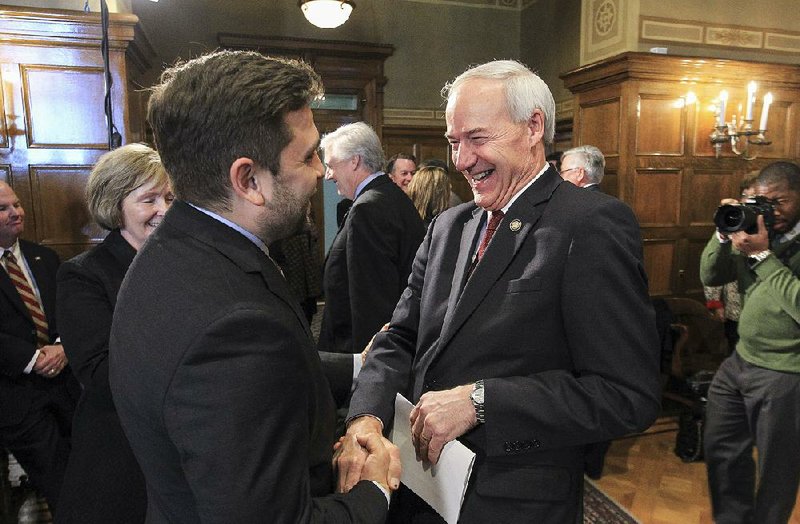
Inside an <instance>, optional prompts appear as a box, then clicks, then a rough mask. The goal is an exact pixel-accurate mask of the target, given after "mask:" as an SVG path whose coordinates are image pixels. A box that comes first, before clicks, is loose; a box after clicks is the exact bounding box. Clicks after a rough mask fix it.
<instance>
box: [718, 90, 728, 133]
mask: <svg viewBox="0 0 800 524" xmlns="http://www.w3.org/2000/svg"><path fill="white" fill-rule="evenodd" d="M727 104H728V92H727V91H724V90H723V91H721V92H720V94H719V111H718V112H717V126H718V127H721V126H724V125H725V106H726V105H727Z"/></svg>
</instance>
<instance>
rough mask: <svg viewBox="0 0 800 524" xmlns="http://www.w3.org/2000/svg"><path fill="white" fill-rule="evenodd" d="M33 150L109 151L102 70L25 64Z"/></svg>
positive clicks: (24, 92)
mask: <svg viewBox="0 0 800 524" xmlns="http://www.w3.org/2000/svg"><path fill="white" fill-rule="evenodd" d="M20 71H21V76H22V98H23V101H24V104H25V108H24V110H25V129H26V138H27V141H28V147H29V148H58V149H70V148H75V149H108V132H107V130H106V117H105V112H104V104H103V98H104V96H105V87H104V86H105V79H104V78H103V68H102V67H72V66H39V65H27V64H21V65H20Z"/></svg>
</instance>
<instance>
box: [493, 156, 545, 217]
mask: <svg viewBox="0 0 800 524" xmlns="http://www.w3.org/2000/svg"><path fill="white" fill-rule="evenodd" d="M549 167H550V163H549V162H545V163H544V167H543V168H542V170H541V171H539V174H538V175H536V176H535V177H533V179H532V180H531V181H530V182H528V183H527V184H525V185H524V186H523V187H522V189H520V190H519V191H517V192H516V193H514V196H512V197H511V200H509V201H508V204H506V205H505V206H503V209H502V210H501V211H502V212H503V213H504V214H505V213H508V209H509V208H510V207H511V205H512V204H513V203H514V202H516V201H517V199H518V198H519V196H520V195H521V194H522V193H524V192H525V190H526V189H528V188H529V187H531V186H532V185H533V183H534V182H536V181H537V180H539V177H541V176H542V175H543V174H544V173H545V171H547V169H548V168H549Z"/></svg>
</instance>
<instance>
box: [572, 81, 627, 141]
mask: <svg viewBox="0 0 800 524" xmlns="http://www.w3.org/2000/svg"><path fill="white" fill-rule="evenodd" d="M620 108H621V105H620V97H619V96H616V97H613V98H605V99H601V100H592V101H590V102H582V103H581V104H580V106H579V108H578V111H579V112H580V114H581V122H582V125H581V133H580V134H578V142H577V145H583V144H589V145H593V146H595V147H597V148H598V149H600V151H602V152H603V155H609V156H610V155H619V148H620V141H619V139H620V131H619V127H620V121H621V109H620Z"/></svg>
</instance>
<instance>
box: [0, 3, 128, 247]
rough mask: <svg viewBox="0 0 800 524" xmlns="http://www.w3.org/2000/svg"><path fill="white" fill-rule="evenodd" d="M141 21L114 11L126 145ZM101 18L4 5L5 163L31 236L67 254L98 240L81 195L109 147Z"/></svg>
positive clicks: (1, 153)
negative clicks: (130, 60)
mask: <svg viewBox="0 0 800 524" xmlns="http://www.w3.org/2000/svg"><path fill="white" fill-rule="evenodd" d="M137 21H138V19H137V18H136V17H135V16H133V15H125V14H112V15H111V17H110V25H109V43H110V46H109V47H110V53H109V66H110V70H111V76H112V79H113V86H112V90H111V103H112V106H113V111H114V123H115V125H116V128H117V130H118V131H119V133H120V134H121V135H122V141H123V143H126V142H127V141H128V109H127V107H128V105H127V71H126V64H125V49H126V47H127V44H128V42H129V41H130V40H131V39H132V37H133V27H134V26H135V24H136V23H137ZM101 36H102V31H101V22H100V14H99V13H84V12H82V11H66V10H55V9H32V8H25V7H11V6H3V7H2V8H0V76H1V77H2V98H3V109H4V116H5V118H4V124H5V125H6V126H7V131H8V137H9V138H8V148H7V149H3V148H0V164H3V165H8V166H10V167H9V169H8V172H7V178H8V180H9V182H10V183H11V185H12V186H13V187H14V190H15V191H16V193H17V195H18V196H19V197H20V200H21V202H22V204H23V206H24V207H25V210H26V227H25V233H24V235H23V236H24V237H25V238H27V239H29V240H33V241H36V242H39V243H42V244H45V245H49V246H51V247H53V248H54V249H55V250H56V251H57V252H58V253H59V254H60V255H61V256H62V258H67V257H69V256H72V255H74V254H76V253H78V252H80V251H83V250H84V249H86V248H87V247H90V246H91V245H92V243H94V242H96V241H97V240H98V236H97V235H96V234H93V233H91V232H90V231H88V230H87V229H86V227H87V224H88V221H89V220H88V216H87V212H86V210H85V203H84V199H83V191H84V189H83V188H84V186H85V180H86V176H87V175H88V173H89V171H90V170H91V167H92V165H94V163H95V162H96V161H97V159H98V158H99V157H100V155H101V154H103V153H104V152H105V151H106V150H107V149H108V146H107V137H108V131H107V128H106V119H105V115H104V95H105V89H104V78H103V59H102V56H101V52H100V44H101Z"/></svg>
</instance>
